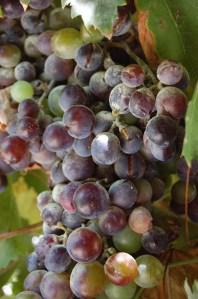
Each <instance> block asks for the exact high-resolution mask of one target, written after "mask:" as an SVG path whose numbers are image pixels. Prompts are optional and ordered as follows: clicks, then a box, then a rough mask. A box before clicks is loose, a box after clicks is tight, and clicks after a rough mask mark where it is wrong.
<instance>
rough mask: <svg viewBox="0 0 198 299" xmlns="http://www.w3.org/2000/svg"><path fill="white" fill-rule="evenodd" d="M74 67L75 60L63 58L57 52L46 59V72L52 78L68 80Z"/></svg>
mask: <svg viewBox="0 0 198 299" xmlns="http://www.w3.org/2000/svg"><path fill="white" fill-rule="evenodd" d="M73 68H74V63H73V60H71V59H62V58H60V57H58V56H56V55H55V54H51V55H50V56H48V57H47V59H46V60H45V67H44V72H45V74H46V75H47V77H48V78H49V79H50V80H55V81H63V80H67V79H68V78H69V76H70V75H71V74H72V72H73Z"/></svg>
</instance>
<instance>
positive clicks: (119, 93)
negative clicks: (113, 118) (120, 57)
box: [109, 83, 133, 114]
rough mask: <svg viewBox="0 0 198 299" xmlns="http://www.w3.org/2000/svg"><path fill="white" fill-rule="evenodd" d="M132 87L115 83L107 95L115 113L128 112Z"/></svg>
mask: <svg viewBox="0 0 198 299" xmlns="http://www.w3.org/2000/svg"><path fill="white" fill-rule="evenodd" d="M132 91H133V89H131V88H129V87H127V86H126V85H124V84H123V83H121V84H118V85H116V86H115V87H114V88H113V89H112V91H111V93H110V96H109V105H110V107H111V109H112V111H113V112H114V113H116V114H126V113H128V112H129V108H128V106H129V101H130V99H131V94H132Z"/></svg>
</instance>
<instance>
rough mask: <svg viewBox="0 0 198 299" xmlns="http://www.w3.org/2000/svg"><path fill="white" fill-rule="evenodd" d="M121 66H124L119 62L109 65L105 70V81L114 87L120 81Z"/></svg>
mask: <svg viewBox="0 0 198 299" xmlns="http://www.w3.org/2000/svg"><path fill="white" fill-rule="evenodd" d="M123 68H124V67H123V66H122V65H119V64H114V65H111V66H110V67H109V68H108V69H107V70H106V72H105V76H104V77H105V82H106V83H107V84H108V85H109V86H111V87H115V86H116V85H118V84H119V83H121V82H122V81H121V72H122V70H123Z"/></svg>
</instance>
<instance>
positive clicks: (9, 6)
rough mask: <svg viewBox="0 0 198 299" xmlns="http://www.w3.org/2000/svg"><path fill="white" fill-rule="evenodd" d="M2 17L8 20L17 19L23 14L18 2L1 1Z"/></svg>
mask: <svg viewBox="0 0 198 299" xmlns="http://www.w3.org/2000/svg"><path fill="white" fill-rule="evenodd" d="M1 7H2V9H3V13H4V16H6V17H7V18H9V19H18V18H20V17H21V16H22V14H23V13H24V9H23V6H22V4H21V3H20V1H19V0H15V1H12V0H3V1H1Z"/></svg>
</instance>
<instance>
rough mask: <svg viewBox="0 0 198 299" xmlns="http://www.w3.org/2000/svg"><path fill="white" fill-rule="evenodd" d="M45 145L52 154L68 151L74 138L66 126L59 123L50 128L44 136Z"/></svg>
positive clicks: (51, 125) (48, 127)
mask: <svg viewBox="0 0 198 299" xmlns="http://www.w3.org/2000/svg"><path fill="white" fill-rule="evenodd" d="M43 144H44V145H45V147H46V148H47V149H48V150H49V151H51V152H57V151H62V150H67V149H69V148H71V146H72V144H73V138H72V137H71V136H70V135H69V134H68V132H67V129H66V128H65V127H64V125H63V124H62V123H61V122H59V121H57V122H54V123H52V124H50V125H49V126H47V128H46V129H45V131H44V134H43Z"/></svg>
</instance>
